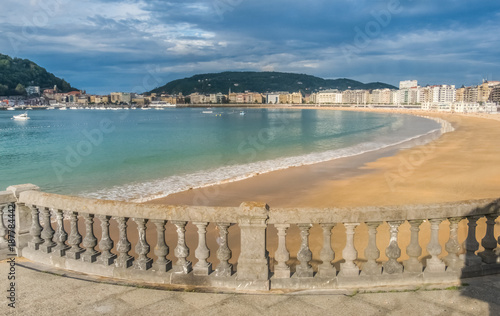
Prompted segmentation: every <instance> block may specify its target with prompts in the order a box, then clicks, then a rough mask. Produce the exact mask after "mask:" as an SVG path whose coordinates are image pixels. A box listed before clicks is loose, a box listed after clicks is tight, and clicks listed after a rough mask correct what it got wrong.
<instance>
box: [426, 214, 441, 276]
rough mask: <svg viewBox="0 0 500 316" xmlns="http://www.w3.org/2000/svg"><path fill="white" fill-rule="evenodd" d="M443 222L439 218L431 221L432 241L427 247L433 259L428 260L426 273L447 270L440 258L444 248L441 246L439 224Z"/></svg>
mask: <svg viewBox="0 0 500 316" xmlns="http://www.w3.org/2000/svg"><path fill="white" fill-rule="evenodd" d="M442 221H443V220H442V219H439V218H434V219H431V220H429V222H430V223H431V240H430V241H429V244H428V245H427V252H428V253H429V254H430V255H431V257H430V259H428V260H427V265H426V267H425V272H431V273H435V272H437V273H439V272H444V271H445V269H446V266H445V264H444V262H443V261H442V260H441V259H439V258H438V256H439V255H440V254H441V251H442V247H441V245H440V244H439V224H441V222H442Z"/></svg>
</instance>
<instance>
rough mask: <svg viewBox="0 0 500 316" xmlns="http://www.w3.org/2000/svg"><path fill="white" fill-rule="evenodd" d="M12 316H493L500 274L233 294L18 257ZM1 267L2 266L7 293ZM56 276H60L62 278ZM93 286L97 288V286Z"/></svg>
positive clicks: (499, 304) (499, 310)
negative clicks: (400, 285) (430, 286)
mask: <svg viewBox="0 0 500 316" xmlns="http://www.w3.org/2000/svg"><path fill="white" fill-rule="evenodd" d="M16 259H17V260H18V263H19V265H17V267H16V276H17V278H16V281H17V287H16V295H17V302H16V306H17V307H16V309H11V308H8V307H7V303H8V302H7V300H6V296H5V295H2V296H1V297H0V304H1V305H0V306H1V307H0V314H1V315H41V316H43V315H69V314H71V315H147V314H150V315H155V314H167V313H168V314H171V315H233V316H236V315H262V314H266V315H332V314H334V313H335V314H338V315H403V314H405V315H499V314H500V301H499V300H498V297H500V275H494V276H488V277H481V278H469V279H467V280H465V281H464V282H466V283H467V284H468V285H466V286H462V287H459V288H451V289H444V290H418V291H408V292H404V291H401V292H385V293H355V292H344V293H340V292H336V293H335V292H328V291H316V292H295V293H289V294H265V295H261V294H232V293H194V292H186V291H166V290H162V289H151V288H144V287H137V286H126V285H124V284H117V283H115V282H114V281H113V280H111V279H104V278H91V277H87V276H84V275H82V274H76V273H71V272H68V271H61V270H59V271H58V270H54V269H49V271H48V272H39V271H36V270H32V269H31V268H25V267H24V266H30V267H31V266H32V264H30V263H29V262H27V261H26V260H25V259H22V258H16ZM8 269H9V266H8V264H7V262H6V261H5V260H4V261H1V262H0V275H1V276H2V282H1V284H2V292H3V293H6V292H5V291H6V287H7V279H6V278H4V276H6V275H7V273H8ZM56 273H63V274H64V276H61V275H58V274H56ZM96 281H97V282H96Z"/></svg>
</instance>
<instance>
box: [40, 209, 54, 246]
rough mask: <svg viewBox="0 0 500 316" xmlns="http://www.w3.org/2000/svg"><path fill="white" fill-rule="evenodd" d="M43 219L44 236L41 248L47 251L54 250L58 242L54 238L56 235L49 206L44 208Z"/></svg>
mask: <svg viewBox="0 0 500 316" xmlns="http://www.w3.org/2000/svg"><path fill="white" fill-rule="evenodd" d="M42 219H43V230H42V238H43V244H41V245H40V250H42V251H43V252H46V253H50V252H52V248H54V247H55V246H56V243H55V242H54V241H53V240H52V238H53V237H54V230H53V229H52V223H51V220H50V210H49V209H48V208H47V207H43V208H42Z"/></svg>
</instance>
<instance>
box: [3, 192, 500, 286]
mask: <svg viewBox="0 0 500 316" xmlns="http://www.w3.org/2000/svg"><path fill="white" fill-rule="evenodd" d="M14 203H15V204H14ZM6 206H8V207H11V208H13V207H14V206H15V214H16V224H17V225H16V245H17V251H18V255H19V256H23V257H26V258H28V259H30V260H32V261H35V262H38V263H42V264H46V265H50V266H55V267H58V268H62V269H68V270H73V271H78V272H83V273H87V274H92V275H97V276H103V277H112V278H118V279H125V280H129V281H132V282H150V283H156V284H177V285H189V286H200V287H215V288H228V289H232V290H270V289H285V290H298V289H342V288H346V289H347V288H376V287H378V286H408V285H414V286H421V285H425V284H442V283H453V284H454V283H456V282H457V281H458V280H459V279H460V278H464V277H470V276H476V275H485V274H491V273H499V272H500V259H499V258H500V257H499V248H498V243H500V237H499V235H500V229H499V225H498V223H496V222H495V221H496V220H497V219H498V217H499V215H500V200H475V201H464V202H459V203H446V204H433V205H405V206H398V207H359V208H331V209H312V208H309V209H303V208H300V209H292V208H287V209H279V208H276V209H274V208H272V209H270V208H269V207H268V206H267V205H265V204H261V203H242V204H241V205H240V206H239V207H202V206H169V205H146V204H136V203H127V202H119V201H104V200H95V199H87V198H82V197H73V196H63V195H56V194H49V193H44V192H40V191H39V190H38V188H37V187H36V186H32V185H22V186H14V187H9V188H8V190H7V191H4V192H0V210H3V209H4V208H5V207H6ZM3 212H5V211H3ZM478 222H479V223H480V225H479V226H478ZM465 223H466V225H467V226H465V225H464V224H465ZM461 227H462V228H461ZM478 227H479V228H481V231H482V232H484V233H483V234H482V236H478V233H479V228H478ZM209 228H210V231H211V233H209V232H208V231H209ZM424 228H425V229H424ZM495 228H496V230H495ZM190 230H191V231H194V230H195V231H194V232H193V233H192V234H191V235H189V234H188V233H189V231H190ZM96 232H97V234H96ZM187 232H188V233H187ZM6 234H7V232H6V228H5V224H4V223H3V222H2V223H1V224H0V247H4V245H5V244H6V240H5V237H4V236H5V235H6ZM402 234H406V235H407V236H408V238H407V239H408V240H407V241H406V244H405V243H404V242H403V241H402V240H401V236H402ZM462 235H463V236H462ZM166 236H170V237H169V238H166ZM189 236H191V239H189V238H188V237H189ZM443 236H444V239H443ZM460 239H463V240H462V241H463V242H461V240H460ZM360 243H361V244H362V246H360ZM381 243H382V245H381ZM423 243H425V244H423ZM188 244H189V245H190V246H188ZM193 244H195V246H193ZM214 244H216V245H217V247H215V248H214V247H213V245H214ZM209 245H212V246H210V247H209ZM231 245H232V246H231Z"/></svg>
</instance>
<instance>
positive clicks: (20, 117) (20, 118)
mask: <svg viewBox="0 0 500 316" xmlns="http://www.w3.org/2000/svg"><path fill="white" fill-rule="evenodd" d="M29 119H30V118H29V117H28V113H27V112H24V113H23V114H19V115H14V116H13V117H12V120H16V121H26V120H29Z"/></svg>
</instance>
